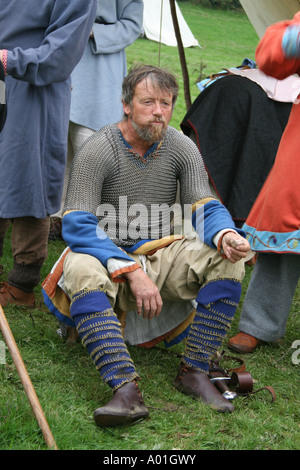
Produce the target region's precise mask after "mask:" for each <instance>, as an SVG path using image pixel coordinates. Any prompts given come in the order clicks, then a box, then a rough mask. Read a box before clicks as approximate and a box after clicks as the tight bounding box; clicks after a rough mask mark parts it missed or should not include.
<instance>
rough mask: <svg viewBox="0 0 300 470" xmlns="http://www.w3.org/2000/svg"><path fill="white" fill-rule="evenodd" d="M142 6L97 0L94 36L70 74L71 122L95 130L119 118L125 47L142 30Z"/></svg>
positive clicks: (128, 0) (135, 0)
mask: <svg viewBox="0 0 300 470" xmlns="http://www.w3.org/2000/svg"><path fill="white" fill-rule="evenodd" d="M143 7H144V4H143V1H142V0H98V10H97V17H96V20H97V23H95V24H94V26H93V35H94V39H92V40H90V41H89V42H88V44H87V47H86V48H85V51H84V54H83V56H82V59H81V60H80V62H79V64H78V65H77V66H76V67H75V69H74V71H73V73H72V75H71V78H72V102H71V114H70V120H71V121H72V122H75V123H76V124H79V125H81V126H84V127H89V128H90V129H93V130H94V131H97V130H99V129H100V128H101V127H104V126H105V125H106V124H112V123H114V122H118V121H120V120H121V119H122V115H123V106H122V103H121V94H122V82H123V79H124V77H125V76H126V74H127V64H126V55H125V48H126V47H128V46H130V45H131V44H132V43H133V42H134V41H135V40H136V39H137V38H138V37H139V35H140V33H141V30H142V26H143ZM83 89H84V93H83V92H82V90H83Z"/></svg>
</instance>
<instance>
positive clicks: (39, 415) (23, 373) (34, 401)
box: [0, 305, 57, 450]
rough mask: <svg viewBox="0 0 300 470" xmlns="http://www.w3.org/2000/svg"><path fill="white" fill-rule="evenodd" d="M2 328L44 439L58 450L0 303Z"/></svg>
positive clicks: (49, 445) (0, 326) (49, 446)
mask: <svg viewBox="0 0 300 470" xmlns="http://www.w3.org/2000/svg"><path fill="white" fill-rule="evenodd" d="M0 328H1V331H2V334H3V337H4V340H5V342H6V344H7V347H8V350H9V352H10V354H11V356H12V359H13V361H14V363H15V366H16V369H17V371H18V374H19V377H20V379H21V381H22V384H23V387H24V390H25V392H26V395H27V398H28V400H29V403H30V405H31V408H32V411H33V413H34V415H35V417H36V419H37V422H38V424H39V426H40V428H41V431H42V433H43V436H44V439H45V441H46V443H47V446H48V448H50V449H53V450H57V445H56V443H55V440H54V438H53V435H52V433H51V430H50V428H49V425H48V423H47V421H46V418H45V415H44V412H43V410H42V408H41V405H40V403H39V400H38V397H37V395H36V393H35V390H34V388H33V385H32V382H31V380H30V377H29V375H28V373H27V370H26V367H25V365H24V362H23V359H22V357H21V355H20V352H19V350H18V346H17V344H16V342H15V340H14V337H13V335H12V332H11V329H10V327H9V324H8V322H7V319H6V317H5V315H4V312H3V309H2V307H1V305H0Z"/></svg>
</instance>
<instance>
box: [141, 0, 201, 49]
mask: <svg viewBox="0 0 300 470" xmlns="http://www.w3.org/2000/svg"><path fill="white" fill-rule="evenodd" d="M175 5H176V14H177V18H178V23H179V28H180V34H181V38H182V42H183V46H184V47H192V46H199V43H198V41H197V39H195V37H194V35H193V34H192V32H191V30H190V28H189V26H188V24H187V22H186V21H185V19H184V17H183V15H182V13H181V11H180V8H179V6H178V4H177V2H175ZM143 29H144V34H145V36H146V38H147V39H150V40H152V41H156V42H161V43H163V44H166V45H167V46H177V40H176V36H175V31H174V26H173V20H172V15H171V9H170V2H169V0H144V21H143Z"/></svg>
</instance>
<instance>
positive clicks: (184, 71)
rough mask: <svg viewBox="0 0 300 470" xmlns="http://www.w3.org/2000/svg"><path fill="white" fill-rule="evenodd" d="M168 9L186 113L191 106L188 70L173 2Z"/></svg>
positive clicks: (171, 0) (171, 1)
mask: <svg viewBox="0 0 300 470" xmlns="http://www.w3.org/2000/svg"><path fill="white" fill-rule="evenodd" d="M170 9H171V15H172V20H173V26H174V31H175V36H176V39H177V47H178V53H179V59H180V64H181V70H182V75H183V86H184V97H185V104H186V109H187V111H188V110H189V109H190V107H191V104H192V103H191V94H190V82H189V73H188V69H187V65H186V59H185V53H184V47H183V42H182V38H181V34H180V28H179V23H178V18H177V13H176V5H175V0H170Z"/></svg>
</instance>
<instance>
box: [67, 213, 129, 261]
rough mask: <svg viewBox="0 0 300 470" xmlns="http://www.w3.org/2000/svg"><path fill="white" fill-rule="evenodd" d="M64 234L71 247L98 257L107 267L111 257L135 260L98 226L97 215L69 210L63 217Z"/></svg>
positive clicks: (75, 250)
mask: <svg viewBox="0 0 300 470" xmlns="http://www.w3.org/2000/svg"><path fill="white" fill-rule="evenodd" d="M62 235H63V238H64V240H65V242H66V243H67V244H68V246H69V247H70V249H71V250H72V251H74V252H75V253H84V254H87V255H91V256H94V257H95V258H97V259H98V260H99V261H100V262H101V263H102V264H103V266H105V267H107V261H108V259H109V258H118V259H123V260H126V261H133V259H132V258H130V257H129V256H128V255H127V254H126V253H125V251H123V250H122V249H121V248H119V247H118V246H117V245H116V244H115V243H114V242H113V241H112V240H110V238H108V236H107V235H106V234H105V232H104V231H103V230H102V229H101V228H100V227H99V226H98V219H97V217H96V216H95V215H93V214H91V213H90V212H85V211H74V212H69V213H67V214H66V215H64V217H63V224H62Z"/></svg>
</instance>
